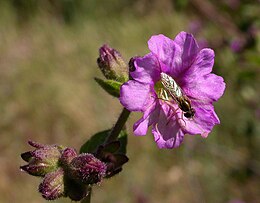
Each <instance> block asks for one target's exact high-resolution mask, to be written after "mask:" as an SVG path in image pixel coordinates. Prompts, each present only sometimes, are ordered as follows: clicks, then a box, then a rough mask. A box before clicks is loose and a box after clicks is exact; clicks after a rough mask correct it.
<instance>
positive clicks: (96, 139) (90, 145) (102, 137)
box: [80, 129, 111, 153]
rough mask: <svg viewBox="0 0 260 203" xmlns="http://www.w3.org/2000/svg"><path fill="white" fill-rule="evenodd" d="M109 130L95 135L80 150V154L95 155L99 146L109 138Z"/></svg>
mask: <svg viewBox="0 0 260 203" xmlns="http://www.w3.org/2000/svg"><path fill="white" fill-rule="evenodd" d="M110 131H111V130H110V129H109V130H104V131H102V132H99V133H96V134H95V135H93V136H92V137H91V138H90V139H89V140H88V141H87V142H85V144H83V145H82V146H81V148H80V153H93V152H95V151H96V149H97V147H98V146H99V145H102V144H103V143H104V142H105V141H106V138H107V136H108V135H109V133H110Z"/></svg>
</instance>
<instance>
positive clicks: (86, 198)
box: [80, 186, 92, 203]
mask: <svg viewBox="0 0 260 203" xmlns="http://www.w3.org/2000/svg"><path fill="white" fill-rule="evenodd" d="M91 192H92V187H91V186H89V187H88V194H87V196H86V197H85V198H84V199H82V200H81V201H80V203H90V200H91Z"/></svg>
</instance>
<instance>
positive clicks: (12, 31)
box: [0, 0, 260, 203]
mask: <svg viewBox="0 0 260 203" xmlns="http://www.w3.org/2000/svg"><path fill="white" fill-rule="evenodd" d="M259 4H260V3H259V1H257V0H254V1H253V0H244V1H242V0H219V1H214V0H185V1H182V0H175V1H173V0H124V1H120V0H108V1H101V0H100V1H99V0H86V1H83V0H81V1H80V0H57V1H51V0H49V1H46V0H2V1H0V12H1V18H0V39H1V42H0V112H1V119H0V136H1V143H0V152H1V159H0V176H1V181H0V202H19V203H25V202H45V200H43V199H42V198H41V196H40V195H39V194H38V193H37V188H36V187H37V185H38V180H36V179H34V178H32V177H29V176H27V175H26V174H23V173H21V172H20V171H19V165H22V164H24V163H22V160H20V157H19V154H20V153H21V152H23V151H25V150H26V149H27V146H26V143H27V140H28V139H32V140H36V141H38V142H41V143H46V144H52V143H59V144H62V145H65V146H71V147H75V148H77V149H79V147H80V146H81V145H82V144H83V143H84V141H85V140H86V139H87V138H89V137H90V136H91V135H93V134H95V133H96V132H100V131H102V130H104V129H108V128H111V126H112V125H113V124H114V122H115V121H116V118H117V116H118V114H119V112H120V108H121V107H120V103H119V102H118V100H117V99H115V98H112V97H111V96H110V95H108V94H106V93H105V91H104V90H102V89H101V88H100V87H99V86H98V85H97V84H96V83H95V81H94V80H93V78H94V77H100V78H101V77H102V75H101V73H100V72H99V70H98V68H97V65H96V58H97V57H98V48H99V47H100V46H101V45H102V44H104V43H107V44H109V45H110V46H111V47H113V48H116V49H117V50H119V51H120V52H121V53H122V55H123V56H124V57H125V59H126V60H128V59H129V58H130V57H132V56H135V55H144V54H145V53H147V52H148V49H147V44H146V42H147V40H148V39H149V37H150V36H151V35H153V34H158V33H163V34H164V35H167V36H169V37H174V36H175V35H176V34H177V33H179V32H180V31H182V30H185V31H188V32H191V33H193V34H194V36H195V37H196V39H198V43H199V44H200V46H201V47H211V48H213V49H214V50H215V54H216V57H215V66H214V70H213V72H215V73H217V74H218V75H221V76H223V77H224V79H225V81H226V83H227V89H226V91H225V94H224V96H223V98H222V99H221V100H220V101H219V102H218V103H216V105H215V108H216V112H217V113H218V115H219V117H220V120H221V125H219V126H217V127H215V128H214V130H213V132H212V133H211V134H210V135H209V137H208V138H207V139H203V138H201V137H199V136H192V137H189V136H186V137H185V140H184V144H183V145H182V146H181V147H180V148H178V149H175V150H159V149H157V147H156V145H155V143H154V142H153V138H152V135H151V134H149V135H147V136H145V137H134V136H132V135H131V134H130V135H129V143H128V149H127V151H128V157H129V159H130V160H129V162H128V163H127V164H126V165H125V166H124V171H123V172H122V173H120V174H119V175H118V176H116V177H114V178H111V179H109V180H105V181H104V183H103V184H102V185H101V186H100V187H96V188H95V190H94V193H93V202H126V203H128V202H138V203H139V202H142V203H145V202H166V203H168V202H169V203H170V202H198V203H201V202H213V203H214V202H216V203H218V202H228V203H231V202H232V203H234V202H236V201H241V202H244V203H249V202H250V203H251V202H258V201H259V199H260V188H259V184H260V177H259V176H260V159H259V154H260V137H259V135H260V125H259V123H260V91H259V84H260V19H259V18H260V17H259V13H260V5H259ZM138 117H140V115H133V116H132V117H131V119H130V122H129V127H128V130H129V131H131V130H132V126H131V125H132V124H133V122H134V121H136V120H137V119H138ZM68 201H69V200H67V199H60V200H58V201H57V202H68Z"/></svg>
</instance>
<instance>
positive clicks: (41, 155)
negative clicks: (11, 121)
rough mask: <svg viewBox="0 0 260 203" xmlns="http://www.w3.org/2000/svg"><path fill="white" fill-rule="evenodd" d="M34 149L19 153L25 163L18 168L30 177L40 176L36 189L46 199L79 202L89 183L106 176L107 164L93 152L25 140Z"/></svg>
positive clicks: (84, 194) (97, 181)
mask: <svg viewBox="0 0 260 203" xmlns="http://www.w3.org/2000/svg"><path fill="white" fill-rule="evenodd" d="M29 144H30V145H31V146H32V147H34V148H35V149H34V150H32V151H28V152H25V153H23V154H22V155H21V157H22V158H23V160H24V161H26V162H28V164H27V165H24V166H21V167H20V168H21V170H23V171H25V172H27V173H29V174H30V175H33V176H39V177H43V180H42V182H41V183H40V185H39V192H40V193H41V194H42V196H43V198H45V199H46V200H55V199H57V198H60V197H69V198H70V199H71V200H74V201H79V200H81V199H82V198H84V197H85V196H86V195H87V193H88V190H89V189H90V187H91V185H93V184H97V183H99V182H101V180H102V179H103V178H104V177H105V176H106V171H107V164H106V163H105V162H102V161H101V160H99V159H97V158H96V157H95V156H94V155H93V154H90V153H83V154H77V152H76V150H75V149H73V148H65V147H62V146H58V145H42V144H39V143H36V142H32V141H29Z"/></svg>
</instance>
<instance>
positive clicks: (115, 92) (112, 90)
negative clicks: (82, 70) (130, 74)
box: [94, 78, 123, 97]
mask: <svg viewBox="0 0 260 203" xmlns="http://www.w3.org/2000/svg"><path fill="white" fill-rule="evenodd" d="M94 79H95V81H96V82H97V83H98V84H99V85H100V86H101V87H102V88H103V89H104V90H105V91H106V92H107V93H108V94H110V95H112V96H114V97H119V96H120V87H121V85H122V84H123V83H121V82H118V81H115V80H103V79H100V78H94Z"/></svg>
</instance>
